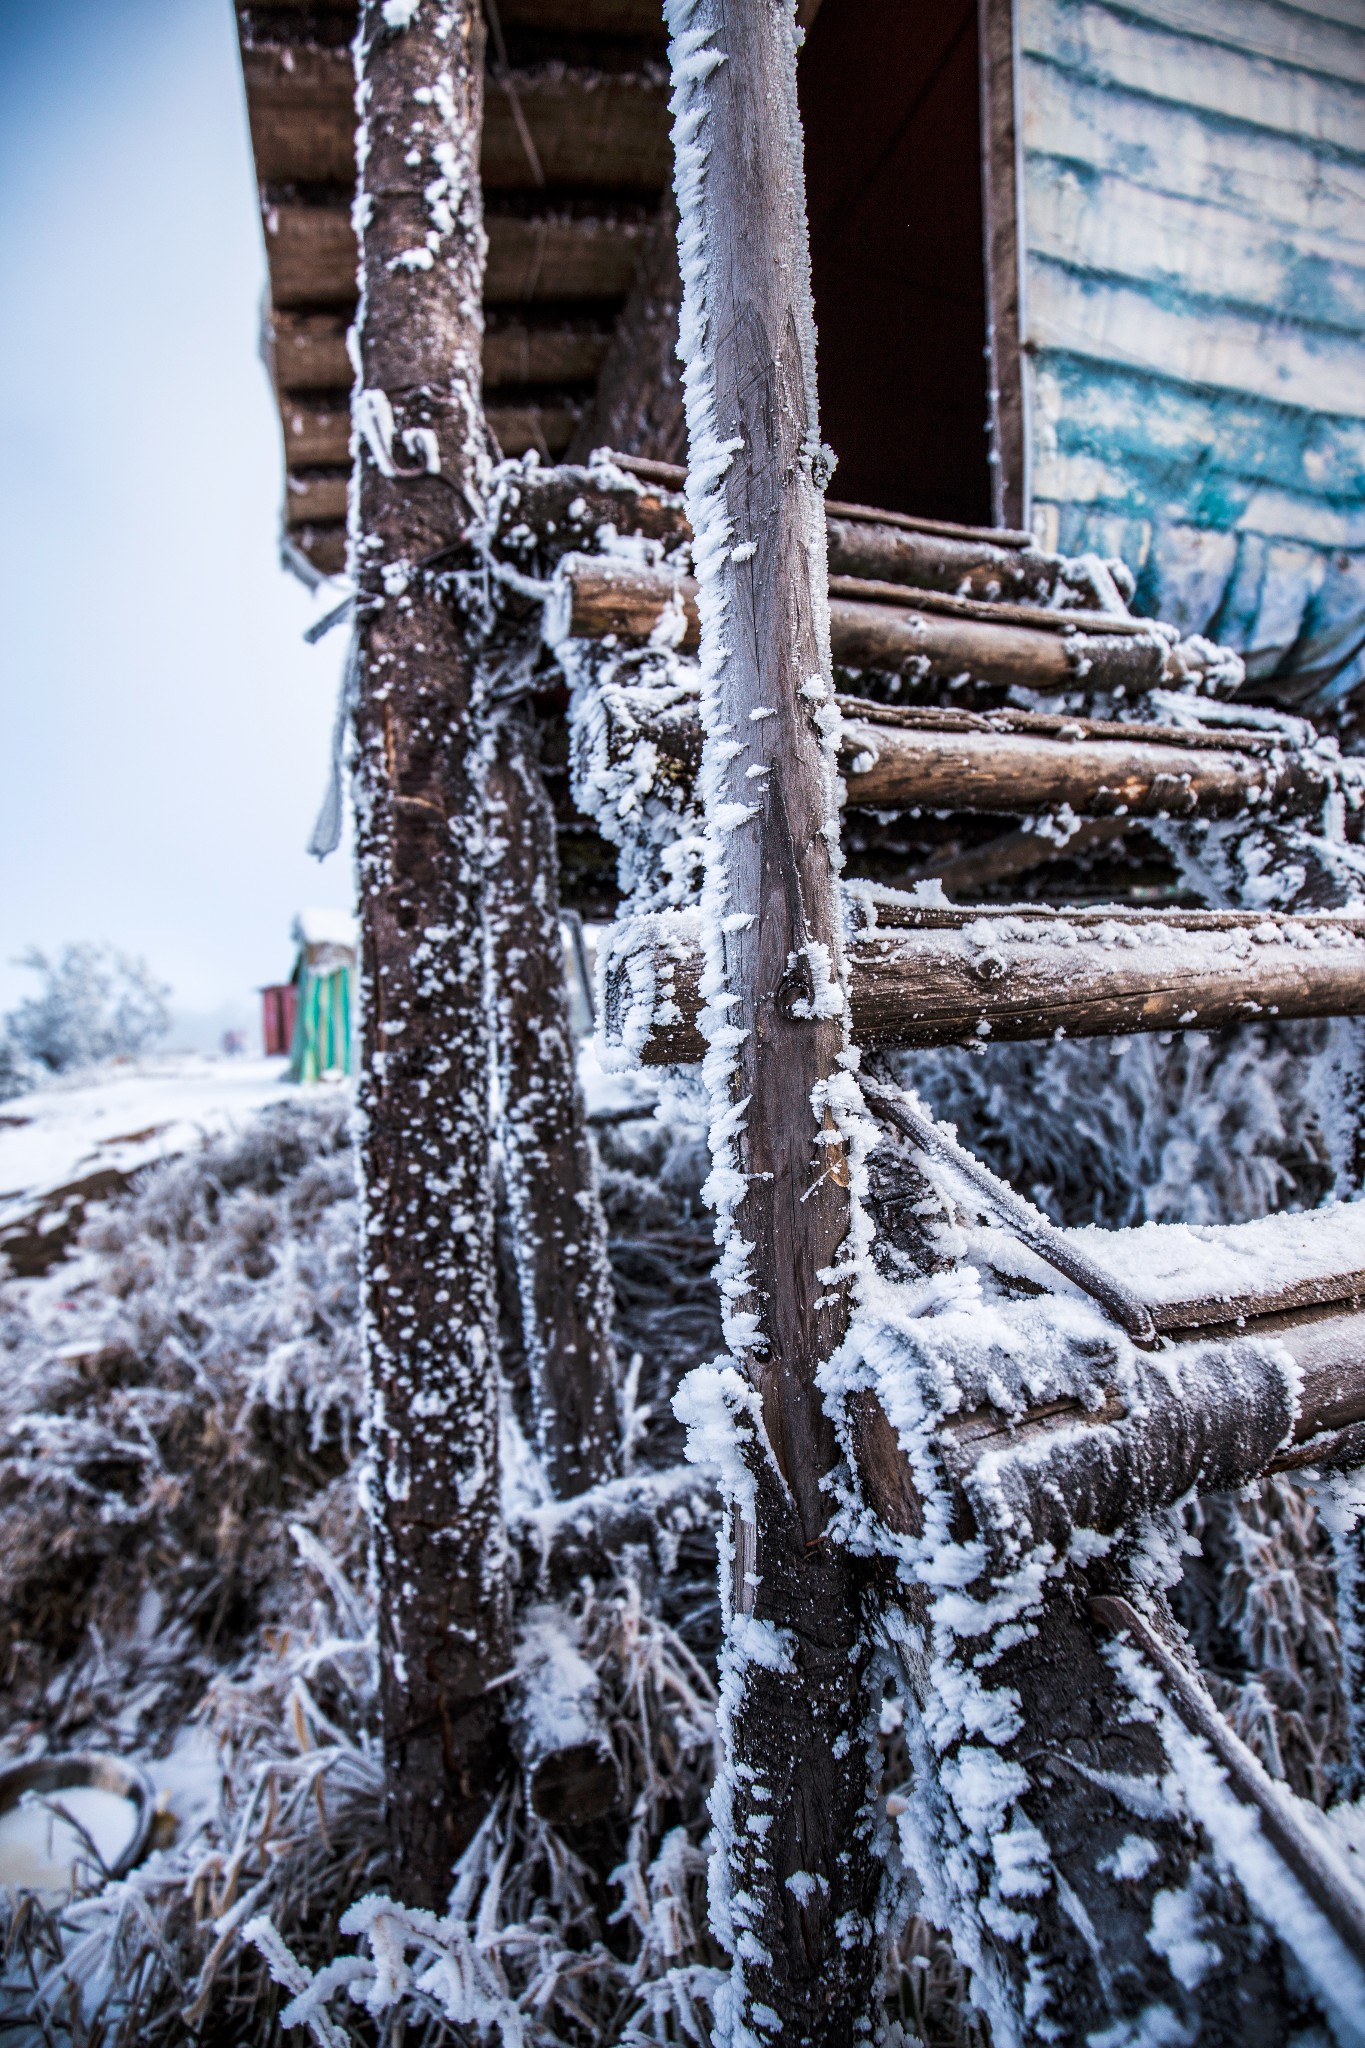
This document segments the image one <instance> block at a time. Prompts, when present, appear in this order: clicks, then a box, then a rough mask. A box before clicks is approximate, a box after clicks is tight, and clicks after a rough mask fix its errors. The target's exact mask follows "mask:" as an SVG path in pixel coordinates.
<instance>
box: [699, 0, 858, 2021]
mask: <svg viewBox="0 0 1365 2048" xmlns="http://www.w3.org/2000/svg"><path fill="white" fill-rule="evenodd" d="M666 14H667V19H668V22H669V27H670V32H671V42H670V57H671V62H672V66H673V77H674V96H673V108H674V145H675V149H676V151H677V169H676V181H675V182H676V188H677V191H678V197H679V211H680V215H681V226H680V236H679V242H680V251H681V261H682V276H683V332H684V335H685V337H686V348H685V355H686V358H687V360H686V366H685V372H684V378H685V388H686V398H687V423H688V445H689V461H690V469H689V477H688V510H689V515H690V517H691V520H692V525H693V529H694V531H695V533H696V536H697V540H696V547H695V557H696V563H697V568H698V581H699V606H700V615H701V665H702V710H703V716H702V723H703V729H704V734H705V738H704V743H703V762H702V785H703V792H704V801H705V811H706V821H707V836H708V855H707V869H706V881H705V887H704V895H703V926H704V929H705V930H706V934H707V940H706V944H707V961H706V973H707V979H708V997H709V1004H710V1010H709V1017H708V1032H709V1035H710V1038H711V1048H712V1049H711V1072H710V1077H709V1078H710V1084H711V1090H712V1110H713V1124H712V1150H713V1155H714V1157H715V1160H716V1169H717V1171H716V1175H715V1177H714V1182H713V1185H715V1186H716V1187H717V1188H718V1195H717V1202H718V1207H719V1209H720V1218H719V1221H718V1235H719V1236H720V1238H721V1241H722V1243H723V1246H724V1249H723V1252H722V1261H721V1289H722V1299H723V1302H724V1306H725V1310H726V1335H727V1340H728V1342H729V1344H730V1346H731V1349H732V1352H733V1353H734V1354H735V1356H736V1357H737V1359H738V1360H740V1361H741V1363H742V1367H743V1372H744V1374H745V1376H746V1379H747V1387H746V1386H745V1383H744V1381H741V1380H740V1379H739V1376H738V1375H734V1376H732V1378H731V1379H730V1380H728V1381H726V1380H724V1378H723V1376H721V1375H714V1376H713V1378H712V1382H711V1385H712V1393H713V1395H714V1397H715V1400H716V1401H720V1402H721V1403H723V1404H724V1403H729V1404H730V1405H731V1414H732V1417H733V1420H732V1423H731V1427H732V1428H734V1429H735V1432H736V1437H737V1439H738V1441H737V1443H736V1452H737V1455H738V1453H739V1450H740V1446H741V1444H743V1445H745V1447H746V1455H747V1460H748V1470H749V1480H750V1484H749V1486H748V1487H747V1489H746V1488H745V1487H744V1486H742V1485H739V1484H738V1482H736V1484H735V1488H734V1490H733V1491H732V1493H731V1498H730V1500H729V1503H728V1512H727V1523H726V1532H727V1539H728V1543H729V1546H730V1551H731V1556H732V1563H733V1578H732V1583H731V1585H730V1587H729V1589H728V1592H727V1597H726V1616H727V1640H726V1646H725V1650H724V1688H723V1701H724V1709H723V1717H722V1725H723V1731H724V1737H725V1743H726V1762H725V1765H724V1769H723V1774H722V1779H721V1783H720V1785H719V1786H718V1788H717V1805H716V1812H717V1816H718V1821H719V1825H720V1832H721V1840H722V1848H721V1852H720V1855H719V1857H718V1859H717V1863H716V1865H715V1866H714V1869H715V1872H716V1875H717V1877H718V1879H719V1890H718V1892H714V1893H713V1902H712V1903H713V1917H714V1919H715V1923H716V1925H717V1927H718V1929H720V1931H721V1932H722V1933H723V1935H724V1937H725V1939H726V1940H727V1943H728V1944H729V1946H730V1949H731V1953H732V1956H733V1958H734V1976H733V1980H732V1987H731V1990H732V2001H733V2002H732V2006H731V2011H730V2017H729V2020H728V2022H727V2037H728V2038H730V2039H733V2040H752V2039H753V2038H754V2037H755V2034H756V2033H757V2034H760V2035H762V2036H763V2037H772V2038H774V2039H780V2040H781V2041H782V2042H783V2043H786V2044H792V2048H795V2044H797V2043H820V2044H828V2048H834V2044H845V2043H848V2044H851V2043H853V2042H854V2041H855V2040H861V2039H863V2038H865V2035H866V2029H867V2026H868V2023H869V2015H870V2012H871V2008H872V2005H873V2002H874V1982H875V1973H876V1960H877V1956H876V1942H875V1938H874V1932H873V1925H872V1919H873V1905H874V1900H875V1896H876V1889H877V1882H876V1880H877V1872H876V1867H875V1863H874V1859H873V1856H872V1853H871V1844H870V1841H869V1833H868V1820H869V1816H868V1814H867V1812H866V1807H867V1803H868V1792H869V1786H868V1760H867V1755H866V1751H865V1748H864V1742H863V1738H862V1735H861V1732H860V1731H861V1729H862V1726H863V1723H864V1720H865V1718H866V1701H865V1695H864V1683H865V1672H866V1665H867V1656H868V1651H867V1648H866V1641H865V1635H864V1630H863V1626H862V1613H861V1595H862V1580H861V1576H860V1570H859V1568H858V1567H856V1566H855V1565H854V1564H853V1563H852V1562H851V1560H849V1559H848V1558H846V1557H845V1556H844V1555H843V1554H842V1553H841V1552H839V1551H838V1550H836V1549H835V1548H834V1547H833V1545H832V1544H831V1543H830V1541H829V1539H828V1537H827V1535H826V1530H827V1526H828V1522H829V1518H830V1508H831V1503H830V1499H829V1496H828V1494H827V1493H826V1492H825V1491H824V1489H823V1486H822V1481H824V1480H825V1479H826V1477H827V1475H828V1474H829V1473H830V1471H831V1470H832V1469H833V1467H834V1466H835V1465H836V1463H837V1460H838V1451H837V1446H836V1441H835V1436H834V1431H833V1428H832V1425H831V1423H830V1421H829V1419H828V1417H827V1416H826V1414H825V1411H824V1408H823V1405H822V1402H821V1398H820V1394H819V1391H818V1389H817V1387H816V1383H815V1375H816V1371H817V1369H818V1367H819V1365H820V1364H821V1362H822V1361H823V1360H825V1359H827V1358H828V1357H829V1356H830V1354H831V1352H832V1351H833V1349H834V1348H835V1347H836V1346H837V1344H838V1343H839V1341H840V1339H841V1337H842V1335H843V1333H844V1330H845V1327H846V1322H847V1316H848V1302H847V1295H846V1289H845V1287H844V1285H843V1284H841V1283H840V1282H839V1281H838V1280H837V1279H834V1278H833V1277H832V1276H831V1273H830V1268H831V1267H833V1266H834V1265H835V1263H836V1261H837V1259H838V1256H839V1252H840V1248H841V1246H842V1245H843V1244H844V1241H845V1239H846V1236H847V1233H848V1229H849V1222H850V1201H849V1193H848V1180H849V1176H848V1171H847V1168H846V1165H845V1162H844V1155H843V1151H842V1148H841V1143H840V1139H839V1133H838V1129H837V1126H836V1123H835V1119H834V1117H833V1115H832V1114H831V1111H830V1109H829V1107H828V1103H827V1099H826V1091H827V1090H828V1089H829V1087H830V1085H831V1082H832V1080H833V1079H834V1077H836V1076H839V1075H840V1072H841V1070H840V1064H839V1063H840V1060H841V1057H842V1056H843V1055H844V1053H845V1049H846V1046H847V1042H848V1023H847V1006H846V1003H845V1001H844V999H843V993H842V989H843V981H842V948H841V926H842V918H841V911H840V904H839V895H838V883H837V878H836V874H835V866H834V859H833V853H834V845H835V843H836V832H837V810H836V799H835V792H834V774H833V769H834V762H833V759H832V756H831V755H829V754H826V753H825V752H824V751H823V750H822V745H821V740H820V737H819V735H818V732H817V728H816V725H815V723H814V719H815V717H816V716H818V714H819V712H820V709H821V707H824V708H825V709H826V710H827V711H832V709H833V706H832V701H831V684H830V657H829V639H828V624H827V607H826V563H825V521H824V511H823V505H822V502H821V484H822V481H823V474H822V465H823V459H824V458H823V456H822V454H821V450H820V443H819V435H818V430H817V417H816V398H815V350H814V333H813V322H812V314H811V299H810V273H809V256H808V250H807V240H806V226H805V204H804V177H803V167H802V154H801V131H800V120H799V116H798V112H797V104H796V39H795V28H794V22H793V16H792V9H791V6H790V4H789V0H787V4H783V0H776V4H774V0H669V4H668V6H667V9H666ZM726 1389H728V1392H727V1391H725V1390H726ZM755 1395H756V1397H757V1398H756V1399H753V1398H752V1397H753V1396H755ZM680 1398H681V1399H682V1400H683V1401H684V1402H685V1401H686V1400H687V1399H688V1398H689V1396H688V1394H687V1392H686V1390H685V1391H684V1395H683V1396H682V1397H680ZM690 1398H692V1399H694V1400H697V1401H701V1400H702V1399H703V1396H702V1392H701V1389H700V1388H697V1389H695V1390H694V1391H693V1394H692V1396H691V1397H690ZM751 1401H752V1405H749V1404H750V1402H751ZM735 1403H738V1404H739V1408H738V1411H736V1409H735V1407H734V1405H733V1404H735ZM709 1412H710V1413H711V1414H712V1415H713V1416H714V1412H715V1410H714V1402H713V1403H712V1405H711V1408H710V1410H709ZM693 1413H694V1414H696V1413H697V1410H695V1409H694V1410H693ZM720 1426H723V1425H720ZM732 1478H733V1471H732Z"/></svg>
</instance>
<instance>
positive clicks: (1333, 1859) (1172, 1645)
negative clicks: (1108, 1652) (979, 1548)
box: [1090, 1594, 1365, 1968]
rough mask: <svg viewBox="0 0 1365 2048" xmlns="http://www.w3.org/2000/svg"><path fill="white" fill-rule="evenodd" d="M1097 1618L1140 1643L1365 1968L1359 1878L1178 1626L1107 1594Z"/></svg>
mask: <svg viewBox="0 0 1365 2048" xmlns="http://www.w3.org/2000/svg"><path fill="white" fill-rule="evenodd" d="M1090 1612H1091V1614H1092V1615H1093V1616H1094V1618H1095V1619H1096V1620H1097V1621H1099V1622H1101V1623H1102V1624H1103V1625H1104V1626H1105V1627H1107V1628H1110V1629H1112V1630H1113V1631H1114V1633H1115V1634H1116V1635H1120V1636H1127V1637H1128V1638H1129V1640H1130V1641H1131V1642H1133V1643H1135V1644H1136V1645H1137V1647H1138V1648H1139V1649H1140V1650H1141V1651H1142V1653H1143V1655H1144V1656H1145V1657H1146V1659H1147V1661H1148V1663H1149V1664H1151V1665H1152V1666H1153V1667H1154V1668H1155V1669H1156V1670H1157V1671H1158V1672H1159V1673H1160V1675H1161V1677H1162V1678H1163V1679H1164V1680H1165V1681H1166V1687H1167V1692H1168V1695H1169V1697H1170V1698H1171V1700H1172V1701H1173V1702H1174V1705H1175V1709H1176V1712H1177V1713H1178V1714H1179V1716H1180V1718H1181V1720H1182V1721H1183V1722H1184V1723H1185V1726H1186V1727H1187V1728H1188V1729H1189V1731H1190V1733H1191V1734H1192V1735H1195V1736H1197V1737H1198V1738H1199V1740H1200V1741H1201V1742H1203V1743H1205V1744H1207V1746H1208V1748H1209V1749H1210V1750H1211V1751H1212V1753H1213V1755H1214V1757H1215V1758H1216V1759H1217V1761H1218V1763H1219V1765H1221V1767H1222V1769H1223V1771H1224V1772H1225V1773H1226V1776H1227V1780H1228V1784H1229V1786H1230V1787H1231V1789H1232V1791H1233V1792H1234V1793H1235V1795H1236V1797H1237V1798H1238V1799H1240V1800H1241V1801H1242V1803H1243V1805H1245V1806H1250V1807H1252V1808H1254V1809H1255V1811H1256V1814H1257V1818H1258V1820H1259V1822H1260V1826H1261V1830H1262V1832H1263V1834H1264V1836H1265V1838H1266V1840H1267V1842H1269V1844H1270V1846H1271V1847H1272V1849H1273V1850H1274V1852H1275V1854H1276V1855H1277V1856H1278V1857H1279V1858H1280V1860H1281V1861H1282V1862H1283V1863H1284V1865H1285V1866H1286V1868H1287V1869H1288V1870H1289V1871H1290V1872H1291V1874H1292V1875H1293V1877H1294V1878H1295V1879H1296V1880H1297V1882H1298V1884H1299V1885H1300V1886H1301V1888H1302V1889H1303V1891H1304V1892H1305V1893H1306V1894H1307V1896H1308V1897H1309V1898H1310V1899H1311V1900H1312V1902H1313V1904H1314V1905H1315V1906H1316V1907H1317V1909H1318V1911H1319V1912H1320V1913H1321V1914H1322V1917H1323V1918H1324V1920H1326V1922H1327V1924H1328V1926H1329V1927H1331V1928H1332V1929H1333V1931H1334V1932H1335V1933H1336V1934H1337V1935H1338V1936H1339V1938H1340V1940H1341V1941H1342V1943H1343V1945H1344V1946H1345V1948H1346V1950H1347V1952H1348V1954H1350V1955H1352V1956H1354V1958H1355V1960H1356V1962H1357V1963H1358V1964H1360V1965H1361V1967H1362V1968H1365V1900H1362V1895H1361V1889H1360V1882H1359V1878H1358V1876H1357V1874H1356V1872H1355V1870H1354V1869H1352V1868H1351V1867H1350V1865H1349V1863H1348V1862H1347V1861H1346V1859H1345V1858H1344V1857H1343V1856H1342V1855H1341V1854H1340V1852H1339V1851H1338V1850H1337V1848H1336V1847H1335V1845H1334V1844H1333V1842H1332V1841H1331V1838H1330V1837H1328V1836H1326V1832H1325V1830H1324V1831H1322V1832H1319V1831H1318V1830H1317V1829H1316V1828H1310V1827H1309V1826H1308V1825H1306V1823H1305V1822H1304V1820H1303V1819H1302V1818H1301V1809H1300V1808H1299V1806H1298V1804H1297V1802H1294V1801H1292V1800H1290V1799H1288V1798H1286V1796H1285V1793H1284V1789H1283V1787H1282V1786H1280V1785H1277V1784H1275V1783H1274V1782H1273V1780H1272V1779H1271V1777H1270V1775H1269V1773H1268V1772H1267V1770H1266V1768H1265V1765H1264V1764H1263V1763H1262V1762H1261V1760H1260V1758H1259V1757H1258V1756H1256V1755H1255V1754H1254V1752H1253V1751H1252V1750H1250V1749H1249V1748H1248V1747H1247V1745H1246V1743H1245V1742H1243V1741H1242V1739H1241V1737H1240V1736H1239V1735H1238V1734H1237V1733H1236V1732H1235V1730H1234V1729H1233V1728H1232V1726H1231V1724H1230V1723H1229V1721H1228V1720H1227V1718H1226V1716H1225V1715H1223V1714H1221V1713H1219V1711H1218V1709H1217V1708H1216V1707H1215V1706H1214V1703H1213V1701H1212V1699H1211V1698H1210V1697H1209V1692H1208V1687H1207V1685H1206V1684H1205V1682H1204V1680H1203V1677H1202V1675H1201V1673H1200V1672H1199V1669H1198V1667H1197V1665H1196V1664H1195V1663H1194V1660H1193V1658H1192V1656H1191V1655H1190V1653H1189V1651H1188V1649H1187V1648H1186V1647H1185V1645H1184V1643H1183V1642H1182V1640H1181V1638H1180V1636H1179V1634H1178V1632H1177V1631H1176V1629H1175V1628H1174V1627H1173V1626H1169V1621H1170V1617H1169V1615H1166V1616H1165V1617H1163V1618H1165V1619H1166V1620H1167V1622H1168V1627H1167V1628H1166V1629H1164V1630H1162V1631H1161V1632H1160V1633H1158V1631H1157V1630H1156V1629H1155V1628H1153V1627H1152V1625H1151V1622H1150V1621H1149V1620H1146V1619H1144V1618H1143V1616H1142V1615H1140V1614H1139V1613H1138V1612H1137V1609H1136V1608H1135V1607H1134V1606H1133V1605H1132V1603H1131V1601H1128V1600H1124V1599H1122V1598H1116V1597H1115V1596H1114V1595H1112V1594H1102V1595H1100V1597H1099V1598H1097V1599H1095V1600H1092V1601H1091V1602H1090Z"/></svg>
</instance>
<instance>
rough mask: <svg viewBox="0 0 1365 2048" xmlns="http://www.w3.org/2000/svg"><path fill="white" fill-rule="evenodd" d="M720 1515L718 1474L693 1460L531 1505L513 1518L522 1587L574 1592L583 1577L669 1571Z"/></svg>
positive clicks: (712, 1528) (713, 1526) (711, 1533)
mask: <svg viewBox="0 0 1365 2048" xmlns="http://www.w3.org/2000/svg"><path fill="white" fill-rule="evenodd" d="M719 1519H720V1508H719V1500H718V1495H717V1489H716V1477H715V1474H714V1473H713V1472H711V1471H708V1470H706V1469H705V1468H704V1467H703V1468H700V1469H699V1468H698V1467H697V1466H695V1465H684V1466H679V1467H676V1468H673V1469H671V1470H665V1471H662V1472H641V1473H637V1474H633V1475H632V1476H630V1477H629V1478H625V1479H611V1480H607V1481H606V1482H605V1484H603V1485H601V1486H594V1487H593V1488H592V1489H591V1490H590V1491H589V1492H587V1493H580V1494H578V1495H576V1496H575V1497H574V1498H573V1499H572V1500H565V1501H555V1502H553V1503H551V1504H550V1505H549V1506H547V1507H542V1508H535V1509H532V1510H529V1511H528V1512H527V1513H525V1514H524V1515H522V1516H521V1517H520V1518H519V1519H517V1520H516V1521H514V1522H513V1523H512V1524H511V1527H510V1529H509V1532H508V1533H509V1535H510V1537H511V1541H512V1546H513V1554H514V1556H515V1558H516V1560H517V1575H518V1579H519V1581H520V1584H521V1585H522V1586H524V1587H528V1588H535V1589H537V1590H539V1591H543V1592H545V1593H547V1594H563V1593H568V1592H572V1590H573V1589H574V1587H575V1586H577V1585H578V1584H579V1583H580V1581H581V1580H583V1579H585V1578H589V1579H611V1578H614V1577H616V1576H617V1574H619V1573H620V1572H621V1570H622V1569H623V1567H625V1566H626V1565H627V1564H629V1566H630V1568H631V1569H632V1570H634V1571H636V1572H637V1573H638V1572H639V1570H640V1568H641V1566H642V1565H647V1566H648V1568H649V1570H650V1572H651V1573H654V1574H662V1573H666V1572H669V1571H671V1570H672V1569H673V1568H674V1567H675V1565H676V1562H677V1554H678V1550H679V1546H680V1545H681V1544H682V1543H683V1541H684V1540H685V1539H686V1538H688V1537H697V1536H699V1535H706V1536H709V1537H711V1538H712V1539H714V1535H715V1530H716V1525H717V1523H718V1521H719Z"/></svg>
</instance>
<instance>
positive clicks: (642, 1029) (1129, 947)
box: [603, 889, 1365, 1066]
mask: <svg viewBox="0 0 1365 2048" xmlns="http://www.w3.org/2000/svg"><path fill="white" fill-rule="evenodd" d="M850 902H851V909H852V911H853V913H854V915H860V916H861V917H862V918H863V921H862V923H861V928H860V929H859V930H857V931H856V933H855V935H854V937H853V940H852V942H851V944H850V945H849V948H848V979H849V999H850V1002H851V1004H852V1010H853V1028H854V1031H855V1032H856V1033H857V1035H858V1037H859V1038H860V1039H862V1040H863V1041H864V1042H866V1043H868V1044H874V1045H886V1046H933V1045H962V1044H970V1043H972V1042H973V1041H977V1042H980V1041H981V1040H983V1039H986V1038H991V1039H995V1040H999V1039H1035V1038H1052V1037H1056V1036H1058V1035H1061V1036H1065V1037H1068V1038H1095V1037H1105V1036H1108V1035H1110V1034H1115V1033H1122V1032H1130V1031H1179V1030H1192V1029H1195V1030H1201V1031H1207V1030H1212V1029H1215V1028H1217V1027H1218V1026H1220V1025H1224V1024H1237V1023H1242V1022H1245V1021H1246V1020H1247V1019H1248V1018H1255V1017H1262V1016H1269V1017H1358V1016H1361V1015H1362V1014H1365V919H1362V918H1361V917H1359V916H1350V915H1343V914H1338V913H1337V912H1334V911H1324V912H1321V913H1318V914H1310V915H1306V916H1302V917H1286V916H1284V915H1282V914H1272V913H1269V912H1266V913H1259V912H1256V911H1231V910H1162V911H1155V910H1150V911H1149V910H1066V911H1057V910H1047V909H1043V908H1042V907H1035V906H1033V905H1030V906H1029V908H1028V910H1027V911H1016V910H1010V909H996V908H994V907H982V908H979V909H960V910H959V909H954V908H949V907H947V906H946V905H945V906H940V905H937V904H924V903H920V902H917V901H914V900H912V899H911V898H909V897H905V896H895V895H893V893H892V892H891V891H888V890H875V891H874V890H871V889H863V890H859V891H857V892H856V893H855V892H852V891H851V892H850ZM603 971H604V992H605V1004H604V1029H605V1033H606V1037H607V1041H608V1043H609V1044H611V1045H614V1046H616V1047H619V1048H621V1049H622V1051H623V1052H629V1053H630V1054H631V1055H632V1056H633V1057H635V1058H637V1059H639V1060H640V1061H641V1062H642V1064H644V1065H646V1066H670V1065H676V1064H679V1063H685V1062H688V1061H696V1060H699V1059H701V1058H702V1056H703V1053H704V1051H705V1040H704V1037H703V1034H702V1030H701V1025H700V1021H699V1020H700V1017H701V1012H702V1003H703V997H702V975H703V972H704V966H703V953H702V947H701V935H700V931H699V929H698V928H697V927H696V925H695V923H693V922H689V920H688V919H687V917H686V915H685V914H683V915H680V916H674V917H669V916H667V915H664V916H661V917H660V918H658V919H657V920H654V921H650V922H647V921H646V920H644V919H640V920H637V922H636V923H635V924H634V925H633V926H632V927H631V928H630V929H629V931H628V932H627V934H626V937H625V941H624V943H620V944H618V945H617V946H615V947H614V948H613V949H612V951H611V952H610V953H609V954H608V955H606V956H604V970H603ZM792 993H793V997H794V998H797V997H799V991H793V992H792Z"/></svg>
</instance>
